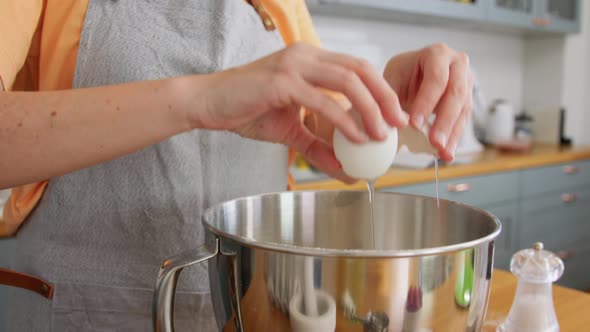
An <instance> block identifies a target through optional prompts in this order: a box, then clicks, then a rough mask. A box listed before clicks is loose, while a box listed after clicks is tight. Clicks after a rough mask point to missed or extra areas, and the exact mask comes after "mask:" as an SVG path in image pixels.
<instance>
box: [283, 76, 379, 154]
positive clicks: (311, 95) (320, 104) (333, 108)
mask: <svg viewBox="0 0 590 332" xmlns="http://www.w3.org/2000/svg"><path fill="white" fill-rule="evenodd" d="M285 84H288V87H289V89H290V91H291V93H292V96H291V98H293V101H294V102H295V103H297V104H298V105H301V106H303V107H305V108H307V109H308V110H310V111H312V112H315V113H318V114H321V115H322V116H323V117H324V118H326V119H327V120H328V121H330V122H331V123H332V124H334V127H335V128H338V129H339V130H340V131H341V132H342V134H343V135H344V136H345V137H346V138H348V139H349V140H350V141H352V142H354V143H359V144H360V143H365V142H367V141H368V140H369V138H368V137H367V134H366V133H365V132H364V130H363V129H362V128H361V127H360V126H359V124H358V123H357V122H356V121H355V120H354V118H353V117H352V115H351V114H349V112H346V110H345V109H344V108H342V106H340V104H338V102H336V101H335V100H334V99H333V98H331V97H329V96H328V95H326V94H324V93H322V92H321V91H320V90H319V89H317V88H315V87H313V86H311V85H309V84H307V83H306V82H304V81H302V80H301V81H297V80H289V81H288V83H285Z"/></svg>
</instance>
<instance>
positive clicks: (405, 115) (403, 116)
mask: <svg viewBox="0 0 590 332" xmlns="http://www.w3.org/2000/svg"><path fill="white" fill-rule="evenodd" d="M399 113H400V116H399V118H400V120H401V121H402V125H403V126H407V125H408V123H409V122H410V116H409V115H408V113H406V112H404V111H403V110H400V111H399Z"/></svg>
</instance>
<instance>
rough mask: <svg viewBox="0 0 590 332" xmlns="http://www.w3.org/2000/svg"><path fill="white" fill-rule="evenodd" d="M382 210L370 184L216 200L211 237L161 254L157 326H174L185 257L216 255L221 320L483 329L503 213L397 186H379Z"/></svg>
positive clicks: (207, 220) (290, 325) (271, 325)
mask: <svg viewBox="0 0 590 332" xmlns="http://www.w3.org/2000/svg"><path fill="white" fill-rule="evenodd" d="M374 215H375V220H374V221H375V222H374V228H373V227H372V225H371V220H370V205H369V203H368V195H367V193H366V192H362V191H317V192H314V191H308V192H283V193H273V194H265V195H260V196H252V197H245V198H240V199H236V200H233V201H229V202H226V203H223V204H220V205H217V206H214V207H212V208H210V209H209V210H207V211H206V213H205V214H204V215H203V225H204V226H205V229H206V233H207V235H206V240H205V244H204V245H203V246H201V247H199V248H197V249H195V250H192V251H189V252H185V253H183V254H180V255H179V256H176V257H173V258H170V259H168V260H166V261H165V262H164V263H163V265H162V268H161V271H160V274H159V276H158V282H157V287H156V292H155V294H154V308H153V309H154V328H155V330H156V331H173V326H172V314H173V303H174V291H175V287H176V281H177V278H178V275H179V273H180V271H181V270H182V268H184V267H186V266H189V265H192V264H195V263H198V262H201V261H204V260H208V264H209V281H210V286H211V296H212V301H213V304H214V309H215V317H216V319H217V322H218V326H219V329H220V331H246V332H251V331H328V330H334V328H335V329H336V330H337V331H371V332H372V331H403V332H410V331H432V332H434V331H437V332H438V331H452V332H457V331H478V330H479V329H480V327H481V326H482V323H483V320H484V316H485V313H486V307H487V303H488V297H489V290H490V278H491V274H492V264H493V253H494V239H495V238H496V237H497V236H498V234H499V233H500V222H499V221H498V219H497V218H495V217H494V216H493V215H491V214H490V213H488V212H486V211H483V210H480V209H476V208H473V207H469V206H466V205H463V204H460V203H456V202H451V201H446V200H441V201H440V206H437V202H436V199H434V198H430V197H421V196H412V195H402V194H394V193H377V195H376V197H375V211H374ZM373 236H374V238H373ZM198 328H199V327H195V329H197V330H198Z"/></svg>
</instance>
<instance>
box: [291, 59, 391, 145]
mask: <svg viewBox="0 0 590 332" xmlns="http://www.w3.org/2000/svg"><path fill="white" fill-rule="evenodd" d="M305 68H306V69H305V70H304V72H303V73H302V74H303V77H304V79H305V80H306V81H308V82H310V83H311V84H313V85H315V86H319V87H322V88H326V89H330V90H334V91H337V92H340V93H342V94H344V95H345V96H346V97H347V98H348V100H350V102H351V104H352V107H353V108H354V109H355V110H356V111H357V112H358V114H359V115H360V116H361V119H362V121H363V124H364V127H365V129H366V132H367V134H368V135H369V137H371V138H373V139H376V140H384V139H385V138H386V137H387V134H388V125H387V124H386V123H385V121H384V119H383V116H382V115H381V111H380V108H379V105H378V104H377V102H376V101H375V99H374V98H373V95H371V93H370V92H369V89H368V88H367V86H366V85H365V84H364V83H363V82H362V80H361V79H360V78H359V77H358V75H357V74H356V73H355V72H354V71H352V70H349V69H347V68H345V67H342V66H338V65H334V64H329V63H321V64H319V63H309V64H308V65H306V66H305Z"/></svg>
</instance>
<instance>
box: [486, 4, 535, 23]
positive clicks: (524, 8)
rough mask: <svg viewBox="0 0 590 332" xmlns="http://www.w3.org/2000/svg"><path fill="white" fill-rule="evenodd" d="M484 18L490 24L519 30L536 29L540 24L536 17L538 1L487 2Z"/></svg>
mask: <svg viewBox="0 0 590 332" xmlns="http://www.w3.org/2000/svg"><path fill="white" fill-rule="evenodd" d="M486 3H487V7H488V8H487V11H486V18H487V20H488V21H490V22H494V23H500V24H502V25H506V26H513V27H520V28H531V29H532V28H537V27H540V26H541V24H542V22H541V20H540V18H539V16H538V14H537V13H538V12H539V11H540V10H539V5H540V2H539V1H538V0H516V1H514V0H488V1H486Z"/></svg>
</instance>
